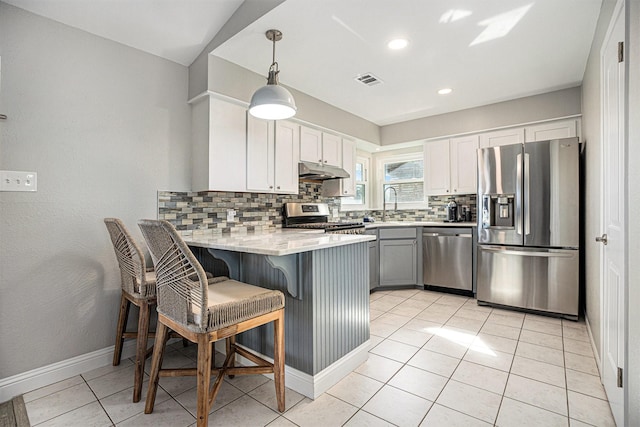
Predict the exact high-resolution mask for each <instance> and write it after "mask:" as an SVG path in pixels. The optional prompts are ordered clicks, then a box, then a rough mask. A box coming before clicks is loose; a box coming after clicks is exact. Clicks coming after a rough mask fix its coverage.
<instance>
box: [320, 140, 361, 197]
mask: <svg viewBox="0 0 640 427" xmlns="http://www.w3.org/2000/svg"><path fill="white" fill-rule="evenodd" d="M341 145H342V165H341V166H342V169H344V170H345V171H347V173H348V174H349V178H343V179H328V180H326V181H324V182H323V183H322V195H323V196H327V197H338V196H342V197H348V196H355V195H356V142H355V141H352V140H350V139H343V140H342V142H341Z"/></svg>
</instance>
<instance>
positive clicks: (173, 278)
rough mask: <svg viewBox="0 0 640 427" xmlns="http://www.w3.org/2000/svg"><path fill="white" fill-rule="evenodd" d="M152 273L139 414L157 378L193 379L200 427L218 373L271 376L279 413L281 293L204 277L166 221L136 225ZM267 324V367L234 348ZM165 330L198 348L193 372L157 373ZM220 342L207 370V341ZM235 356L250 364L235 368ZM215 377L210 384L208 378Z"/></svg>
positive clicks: (282, 406) (149, 404) (209, 356)
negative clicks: (147, 363)
mask: <svg viewBox="0 0 640 427" xmlns="http://www.w3.org/2000/svg"><path fill="white" fill-rule="evenodd" d="M138 225H139V226H140V229H141V230H142V235H143V236H144V238H145V240H146V241H147V246H148V247H149V251H150V253H151V258H152V259H153V263H154V265H155V268H156V273H157V297H158V305H157V310H158V327H157V330H156V340H155V344H154V350H153V358H152V360H151V378H150V379H149V391H148V393H147V401H146V406H145V410H144V412H145V413H146V414H150V413H151V412H152V411H153V406H154V402H155V397H156V391H157V389H158V380H159V377H167V376H171V377H175V376H188V375H192V376H194V375H195V376H196V377H197V379H196V383H197V425H198V427H202V426H206V425H207V422H208V415H209V411H210V410H211V406H212V405H213V402H214V401H215V399H216V395H217V394H218V391H219V390H220V387H221V386H222V380H223V379H224V375H229V376H233V375H247V374H266V373H273V375H274V382H275V389H276V398H277V401H278V410H279V411H280V412H284V409H285V402H284V395H285V387H284V295H283V293H282V292H280V291H274V290H270V289H265V288H260V287H257V286H253V285H249V284H246V283H242V282H238V281H235V280H229V279H228V278H226V277H216V278H213V279H209V278H208V277H207V275H206V273H205V271H204V269H203V268H202V266H201V265H200V263H199V262H198V260H197V259H196V258H195V256H194V255H193V254H192V252H191V250H189V247H188V246H187V245H186V244H185V243H184V241H183V240H182V238H181V237H180V235H179V234H178V233H177V231H176V229H175V228H174V227H173V225H171V223H169V222H167V221H156V220H141V221H139V222H138ZM270 322H273V329H274V339H273V343H274V344H273V363H270V362H269V361H267V360H264V359H262V358H260V357H258V356H256V355H254V354H253V353H251V352H248V351H246V350H245V349H243V348H242V347H239V346H237V345H236V342H235V336H236V334H239V333H241V332H244V331H246V330H249V329H253V328H255V327H257V326H260V325H265V324H267V323H270ZM169 329H171V330H173V331H175V332H177V333H178V334H180V335H182V336H183V337H185V338H187V339H188V340H189V341H191V342H194V343H197V344H198V361H197V368H196V369H162V357H163V353H164V348H165V345H166V341H167V332H168V330H169ZM223 338H225V339H226V349H227V355H226V359H225V361H224V364H223V366H222V367H220V368H216V367H215V366H213V364H212V362H213V360H214V354H213V345H212V344H213V343H214V342H215V341H218V340H220V339H223ZM236 354H239V355H241V356H244V357H245V358H247V359H248V360H250V361H251V362H253V363H255V364H256V366H238V367H236V366H235V358H236ZM212 374H215V375H217V377H216V379H215V381H213V383H211V375H212Z"/></svg>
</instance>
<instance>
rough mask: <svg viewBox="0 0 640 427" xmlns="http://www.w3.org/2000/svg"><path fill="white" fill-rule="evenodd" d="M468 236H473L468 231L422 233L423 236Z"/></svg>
mask: <svg viewBox="0 0 640 427" xmlns="http://www.w3.org/2000/svg"><path fill="white" fill-rule="evenodd" d="M440 236H442V237H466V238H469V239H470V238H471V234H468V233H451V234H448V233H444V234H440V233H422V237H440Z"/></svg>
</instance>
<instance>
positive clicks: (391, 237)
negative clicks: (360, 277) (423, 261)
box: [379, 228, 418, 286]
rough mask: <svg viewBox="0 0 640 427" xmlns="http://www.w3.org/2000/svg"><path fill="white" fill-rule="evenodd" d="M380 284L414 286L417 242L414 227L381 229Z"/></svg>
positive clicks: (416, 272)
mask: <svg viewBox="0 0 640 427" xmlns="http://www.w3.org/2000/svg"><path fill="white" fill-rule="evenodd" d="M379 251H380V253H379V255H380V286H415V285H416V283H417V280H418V242H417V232H416V229H415V228H402V229H381V230H380V242H379Z"/></svg>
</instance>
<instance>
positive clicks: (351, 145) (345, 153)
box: [341, 139, 356, 196]
mask: <svg viewBox="0 0 640 427" xmlns="http://www.w3.org/2000/svg"><path fill="white" fill-rule="evenodd" d="M342 169H344V170H346V171H347V173H348V174H349V178H345V179H343V180H342V193H341V194H342V195H343V196H355V195H356V142H355V141H351V140H349V139H343V140H342Z"/></svg>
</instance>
